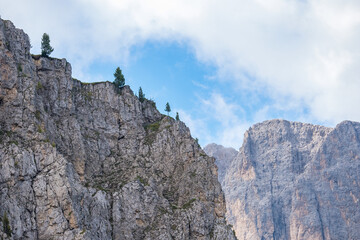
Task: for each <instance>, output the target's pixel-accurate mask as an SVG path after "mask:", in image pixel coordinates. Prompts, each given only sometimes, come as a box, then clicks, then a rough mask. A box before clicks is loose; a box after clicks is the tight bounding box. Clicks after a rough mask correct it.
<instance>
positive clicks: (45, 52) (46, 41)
mask: <svg viewBox="0 0 360 240" xmlns="http://www.w3.org/2000/svg"><path fill="white" fill-rule="evenodd" d="M53 51H54V49H53V48H52V47H51V46H50V37H49V35H48V34H47V33H44V34H43V36H42V39H41V56H43V57H49V56H50V54H51V53H52V52H53Z"/></svg>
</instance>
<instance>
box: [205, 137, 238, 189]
mask: <svg viewBox="0 0 360 240" xmlns="http://www.w3.org/2000/svg"><path fill="white" fill-rule="evenodd" d="M204 151H205V153H206V154H207V155H209V156H210V157H214V158H215V164H216V166H217V167H218V178H219V182H220V184H221V186H222V187H224V179H225V174H226V171H227V170H228V169H229V167H230V165H231V162H232V161H233V160H234V158H235V157H236V155H237V154H238V151H236V150H235V149H234V148H231V147H227V148H226V147H224V146H221V145H218V144H216V143H211V144H208V145H206V146H205V147H204Z"/></svg>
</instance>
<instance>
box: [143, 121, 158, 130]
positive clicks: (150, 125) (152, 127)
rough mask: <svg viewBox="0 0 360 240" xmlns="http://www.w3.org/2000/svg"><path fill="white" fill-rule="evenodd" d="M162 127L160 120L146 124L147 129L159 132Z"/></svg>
mask: <svg viewBox="0 0 360 240" xmlns="http://www.w3.org/2000/svg"><path fill="white" fill-rule="evenodd" d="M159 128H160V122H154V123H151V124H148V125H146V126H145V130H146V131H152V132H157V131H158V130H159Z"/></svg>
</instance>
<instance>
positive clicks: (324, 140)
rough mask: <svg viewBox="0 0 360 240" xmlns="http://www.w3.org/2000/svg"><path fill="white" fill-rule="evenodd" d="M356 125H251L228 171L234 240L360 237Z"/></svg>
mask: <svg viewBox="0 0 360 240" xmlns="http://www.w3.org/2000/svg"><path fill="white" fill-rule="evenodd" d="M359 158H360V123H356V122H350V121H344V122H342V123H340V124H338V125H337V126H336V127H335V128H327V127H322V126H316V125H311V124H303V123H298V122H289V121H285V120H271V121H265V122H263V123H259V124H256V125H254V126H253V127H251V128H250V129H249V130H248V131H247V132H246V133H245V137H244V143H243V145H242V147H241V148H240V151H239V153H238V155H237V156H236V157H235V159H234V160H233V161H232V164H231V165H230V167H229V168H228V169H227V170H226V176H225V180H224V184H223V185H224V186H225V187H224V191H225V197H226V204H227V209H228V212H227V218H228V220H229V222H230V223H231V224H233V225H234V229H235V231H236V235H237V238H238V239H254V240H255V239H259V240H260V239H261V240H262V239H292V240H295V239H299V240H300V239H360V228H359V227H358V226H359V224H360V202H359V199H360V174H359V173H360V159H359Z"/></svg>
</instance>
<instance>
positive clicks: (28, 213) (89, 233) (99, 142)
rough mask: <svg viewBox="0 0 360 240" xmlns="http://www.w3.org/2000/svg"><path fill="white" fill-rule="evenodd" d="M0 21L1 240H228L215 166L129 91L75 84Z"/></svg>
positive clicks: (63, 64)
mask: <svg viewBox="0 0 360 240" xmlns="http://www.w3.org/2000/svg"><path fill="white" fill-rule="evenodd" d="M29 50H30V43H29V38H28V36H27V35H26V34H25V33H24V32H23V31H22V30H19V29H16V28H15V27H14V25H13V24H12V23H11V22H10V21H5V20H1V19H0V218H1V221H0V237H1V238H3V239H125V240H126V239H160V240H161V239H164V240H165V239H166V240H167V239H204V240H205V239H206V240H207V239H235V236H234V234H233V231H232V230H231V228H230V226H228V225H227V224H226V222H225V210H226V207H225V202H224V195H223V192H222V190H221V187H220V184H219V182H218V180H217V167H216V166H215V164H214V159H213V158H211V157H208V156H207V155H206V154H205V153H204V152H203V150H202V149H201V148H200V147H199V145H198V144H197V143H196V141H195V140H194V139H193V138H192V137H191V135H190V131H189V129H188V128H187V127H186V126H185V125H184V123H182V122H181V121H175V120H174V119H172V118H170V117H166V116H164V115H162V114H160V113H159V112H158V111H157V109H156V107H155V103H154V102H152V101H149V100H145V101H143V102H140V101H139V100H138V98H137V97H136V96H135V95H134V94H133V92H132V91H131V89H130V88H129V87H128V86H125V87H123V88H122V89H120V90H116V89H115V88H114V86H113V84H112V83H109V82H103V83H92V84H86V83H82V82H80V81H78V80H76V79H73V78H72V77H71V65H70V64H69V63H68V62H67V61H66V60H65V59H54V58H44V57H41V56H34V55H31V54H30V52H29Z"/></svg>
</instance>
